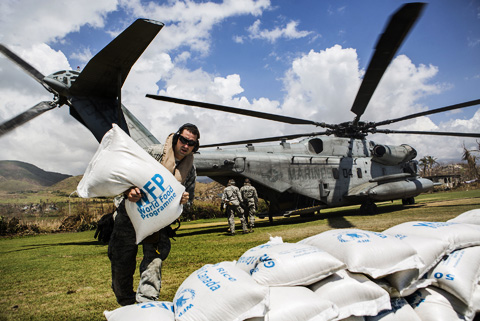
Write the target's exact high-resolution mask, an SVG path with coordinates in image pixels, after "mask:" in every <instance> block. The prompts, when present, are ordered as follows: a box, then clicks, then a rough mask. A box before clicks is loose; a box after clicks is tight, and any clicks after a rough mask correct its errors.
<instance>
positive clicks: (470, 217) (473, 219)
mask: <svg viewBox="0 0 480 321" xmlns="http://www.w3.org/2000/svg"><path fill="white" fill-rule="evenodd" d="M447 222H454V223H467V224H477V225H480V209H474V210H470V211H467V212H464V213H462V214H460V215H458V216H457V217H455V218H452V219H450V220H448V221H447Z"/></svg>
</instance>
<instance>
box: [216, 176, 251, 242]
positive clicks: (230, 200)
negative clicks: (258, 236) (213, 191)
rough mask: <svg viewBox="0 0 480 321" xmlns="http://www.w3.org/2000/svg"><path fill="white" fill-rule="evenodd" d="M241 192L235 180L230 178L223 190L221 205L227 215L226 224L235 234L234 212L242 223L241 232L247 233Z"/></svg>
mask: <svg viewBox="0 0 480 321" xmlns="http://www.w3.org/2000/svg"><path fill="white" fill-rule="evenodd" d="M242 203H243V199H242V194H241V193H240V190H239V189H238V187H237V186H235V180H233V179H230V180H229V181H228V185H227V187H225V189H224V190H223V196H222V206H224V207H226V214H227V217H228V225H229V226H230V234H231V235H235V214H237V215H238V217H239V218H240V222H241V223H242V229H243V233H244V234H245V233H248V228H247V223H246V222H245V215H244V213H245V212H244V211H243V209H242V207H241V206H240V205H241V204H242Z"/></svg>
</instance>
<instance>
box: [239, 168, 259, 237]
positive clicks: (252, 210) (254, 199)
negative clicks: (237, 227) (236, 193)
mask: <svg viewBox="0 0 480 321" xmlns="http://www.w3.org/2000/svg"><path fill="white" fill-rule="evenodd" d="M240 194H242V198H243V204H244V209H245V211H247V212H248V225H249V227H250V233H252V232H253V226H254V225H255V214H256V213H257V208H258V194H257V190H256V189H255V187H253V186H252V185H251V184H250V180H249V179H248V178H245V182H244V183H243V186H242V188H241V189H240Z"/></svg>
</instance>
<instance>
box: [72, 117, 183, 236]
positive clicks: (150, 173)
mask: <svg viewBox="0 0 480 321" xmlns="http://www.w3.org/2000/svg"><path fill="white" fill-rule="evenodd" d="M132 186H137V187H139V188H140V189H141V190H142V195H143V196H142V199H141V200H140V201H138V202H137V203H133V202H130V201H125V207H126V210H127V214H128V216H129V217H130V220H131V221H132V224H133V227H134V228H135V232H136V237H137V244H138V243H140V242H141V241H142V240H143V239H144V238H145V237H147V236H148V235H151V234H153V233H155V232H156V231H158V230H160V229H161V228H163V227H165V226H168V225H170V224H171V223H172V222H174V221H175V220H176V219H177V218H178V217H179V216H180V214H182V210H183V206H182V205H180V199H181V196H182V194H183V192H184V191H185V187H183V186H182V185H181V184H180V183H179V182H178V181H177V180H176V179H175V176H173V175H172V174H171V173H170V172H169V171H168V170H167V169H166V168H165V167H164V166H163V165H161V164H160V163H159V162H157V161H156V160H155V159H154V158H153V157H152V156H150V154H148V153H147V152H146V151H145V150H143V149H142V148H141V147H140V146H139V145H138V144H137V143H136V142H135V141H134V140H132V139H131V138H130V136H128V135H127V134H126V133H125V132H124V131H123V130H122V129H121V128H120V127H118V126H117V125H116V124H113V128H112V129H111V130H109V131H108V132H107V133H106V134H105V136H103V139H102V141H101V143H100V146H99V147H98V149H97V152H96V153H95V155H94V156H93V158H92V160H91V161H90V163H89V164H88V167H87V169H86V171H85V174H84V175H83V178H82V180H81V181H80V183H79V184H78V186H77V193H78V195H79V196H80V197H84V198H88V197H99V196H103V197H112V196H116V195H118V194H121V193H123V192H124V191H126V190H127V189H129V188H130V187H132Z"/></svg>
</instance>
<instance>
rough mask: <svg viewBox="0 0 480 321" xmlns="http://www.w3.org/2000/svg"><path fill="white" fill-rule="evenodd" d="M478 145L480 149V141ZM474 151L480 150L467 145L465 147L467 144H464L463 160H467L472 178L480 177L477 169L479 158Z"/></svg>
mask: <svg viewBox="0 0 480 321" xmlns="http://www.w3.org/2000/svg"><path fill="white" fill-rule="evenodd" d="M477 143H478V142H477ZM478 145H479V146H478V147H479V149H480V143H478ZM474 152H478V150H475V149H473V150H468V149H467V147H465V144H463V155H462V160H464V161H467V165H468V172H469V176H470V178H480V175H479V173H478V169H477V159H478V158H477V156H475V155H474Z"/></svg>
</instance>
